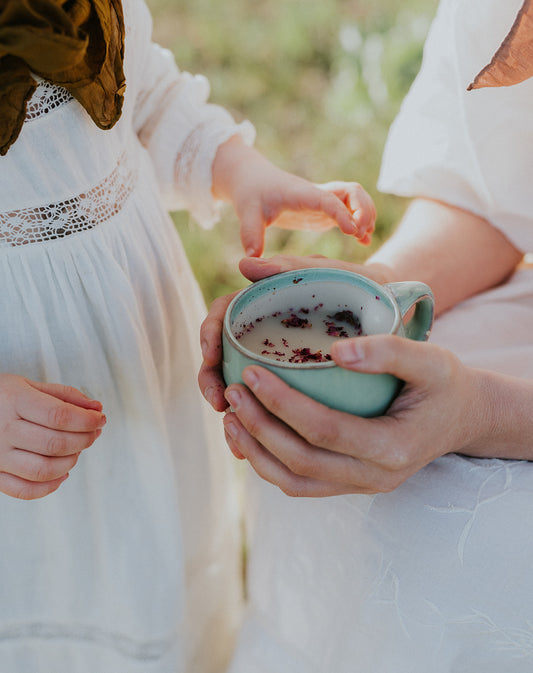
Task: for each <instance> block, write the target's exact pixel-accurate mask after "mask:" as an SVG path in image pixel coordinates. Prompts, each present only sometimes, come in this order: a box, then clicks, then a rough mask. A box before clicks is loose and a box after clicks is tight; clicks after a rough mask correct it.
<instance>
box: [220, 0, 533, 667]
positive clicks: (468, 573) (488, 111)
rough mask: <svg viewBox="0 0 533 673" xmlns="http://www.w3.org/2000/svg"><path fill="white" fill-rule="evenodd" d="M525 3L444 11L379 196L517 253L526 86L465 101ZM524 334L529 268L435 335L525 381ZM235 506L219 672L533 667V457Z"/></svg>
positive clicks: (529, 342)
mask: <svg viewBox="0 0 533 673" xmlns="http://www.w3.org/2000/svg"><path fill="white" fill-rule="evenodd" d="M521 4H522V3H521V2H520V1H519V0H509V2H505V3H502V2H500V1H499V0H442V2H441V5H440V8H439V12H438V15H437V18H436V20H435V22H434V24H433V27H432V30H431V33H430V37H429V40H428V42H427V46H426V50H425V57H424V64H423V67H422V70H421V73H420V75H419V78H418V79H417V81H416V82H415V84H414V86H413V88H412V90H411V92H410V94H409V95H408V97H407V99H406V101H405V103H404V105H403V107H402V111H401V112H400V115H399V116H398V118H397V120H396V121H395V123H394V125H393V128H392V130H391V134H390V137H389V141H388V144H387V147H386V151H385V158H384V164H383V170H382V174H381V179H380V187H381V189H383V190H384V191H389V192H395V193H398V194H402V195H405V196H416V195H421V196H428V197H432V198H437V199H441V200H443V201H448V202H450V203H452V204H455V205H457V206H461V207H463V208H467V209H469V210H471V211H473V212H477V213H479V214H481V215H483V216H484V217H487V218H488V219H489V220H490V221H491V222H492V223H493V224H494V225H495V226H497V227H500V228H501V229H502V231H504V232H505V233H506V234H507V235H508V236H509V237H510V239H511V240H513V241H514V243H515V244H516V245H518V246H519V247H520V248H521V249H523V250H524V251H528V250H532V249H533V220H532V197H531V194H532V192H531V186H530V180H531V175H532V174H533V163H532V162H533V159H532V157H533V153H532V152H531V148H532V147H533V115H532V114H531V110H532V109H533V81H531V80H530V81H527V82H524V83H523V84H521V85H518V86H515V87H512V88H508V89H494V90H487V91H476V92H470V93H467V91H466V87H467V86H468V84H469V82H470V81H471V80H472V79H473V77H474V76H475V74H476V73H477V72H478V71H479V70H480V69H481V68H482V67H483V66H484V65H485V64H486V63H488V62H489V61H490V58H491V56H492V54H493V53H494V51H495V50H496V49H497V47H498V46H499V44H500V42H501V41H502V39H503V37H504V36H505V35H506V33H507V31H508V30H509V28H510V26H511V24H512V22H513V19H514V16H515V15H516V12H517V11H518V8H519V7H520V5H521ZM427 226H428V227H430V226H431V222H428V223H427ZM532 335H533V271H531V270H528V269H525V270H521V271H519V272H517V273H516V274H515V275H514V276H513V277H512V278H511V279H510V280H509V281H508V282H507V283H506V284H505V285H503V286H501V287H498V288H494V289H492V290H490V291H488V292H485V293H483V294H482V295H480V296H478V297H475V298H472V299H469V300H468V301H465V302H463V303H462V304H460V305H459V306H457V307H455V308H454V309H453V310H451V311H449V312H448V313H446V314H444V315H443V316H442V317H441V318H440V319H439V320H437V321H436V324H435V327H434V330H433V333H432V336H431V340H432V341H433V342H435V343H439V344H441V345H443V346H446V347H448V348H451V349H452V350H453V351H454V352H456V353H457V354H458V355H459V357H461V358H462V360H463V361H464V362H465V363H467V364H469V365H472V366H476V367H485V368H488V369H493V370H496V371H500V372H503V373H508V374H510V375H514V376H518V377H524V378H529V379H533V336H532ZM532 441H533V440H532ZM247 498H248V500H247V503H248V504H247V520H248V531H249V538H250V541H249V567H248V611H247V613H246V618H245V623H244V628H243V630H242V633H241V636H240V639H239V643H238V647H237V651H236V655H235V657H234V660H233V662H232V665H231V667H230V671H231V673H272V671H276V672H282V673H326V672H328V673H329V672H330V671H335V673H355V672H357V673H428V672H429V671H431V673H502V672H503V671H505V673H530V672H531V671H532V670H533V607H532V602H531V600H530V598H531V596H533V573H532V572H531V559H532V558H533V537H532V535H531V528H532V526H533V464H532V463H530V462H525V461H505V460H498V459H486V460H481V459H471V458H467V457H464V456H460V455H448V456H445V457H443V458H440V459H439V460H436V461H435V462H433V463H432V464H430V465H428V466H427V467H426V468H425V469H423V470H421V471H420V472H419V473H417V474H416V475H414V476H413V477H412V478H411V479H409V480H408V481H407V482H406V483H404V484H403V485H402V486H401V487H400V488H398V489H397V490H396V491H394V492H392V493H390V494H380V495H375V496H366V495H349V496H341V497H335V498H326V499H315V500H313V499H304V500H295V499H291V498H289V497H286V496H285V495H284V494H282V493H281V492H280V491H279V490H277V489H276V488H275V487H273V486H271V485H269V484H267V483H264V482H262V481H260V480H259V479H258V478H257V477H256V476H255V475H254V474H250V475H249V479H248V487H247Z"/></svg>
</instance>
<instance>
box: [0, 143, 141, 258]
mask: <svg viewBox="0 0 533 673" xmlns="http://www.w3.org/2000/svg"><path fill="white" fill-rule="evenodd" d="M136 179H137V171H136V170H133V169H132V168H130V166H128V162H127V161H126V158H125V155H123V156H122V157H121V158H120V160H119V162H118V164H117V167H116V168H115V169H114V171H113V172H112V173H111V174H110V175H108V176H107V178H105V179H104V180H102V182H100V183H99V184H98V185H96V187H94V188H93V189H91V190H89V191H88V192H85V193H84V194H78V195H77V196H73V197H72V198H70V199H66V200H65V201H58V202H57V203H51V204H49V205H46V206H39V207H37V208H22V209H20V210H12V211H10V212H4V213H1V212H0V247H6V246H19V245H27V244H28V243H42V242H44V241H53V240H55V239H58V238H65V237H66V236H69V235H70V234H74V233H77V232H81V231H87V230H88V229H93V228H94V227H96V226H97V225H98V224H100V223H102V222H105V221H106V220H109V219H110V218H111V217H113V216H114V215H116V214H117V213H119V212H120V210H121V209H122V208H123V206H124V204H125V203H126V201H127V199H128V197H129V196H130V194H131V193H132V191H133V189H134V187H135V183H136Z"/></svg>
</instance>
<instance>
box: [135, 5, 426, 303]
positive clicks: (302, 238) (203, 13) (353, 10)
mask: <svg viewBox="0 0 533 673" xmlns="http://www.w3.org/2000/svg"><path fill="white" fill-rule="evenodd" d="M148 5H149V7H150V9H151V11H152V15H153V18H154V39H155V40H156V41H157V42H159V43H160V44H162V45H163V46H165V47H167V48H169V49H171V50H172V51H173V53H174V54H175V56H176V61H177V63H178V66H179V67H180V69H182V70H188V71H189V72H193V73H202V74H204V75H206V76H207V77H208V79H209V80H210V82H211V89H212V93H211V101H212V102H215V103H219V104H221V105H223V106H224V107H226V108H227V109H228V110H230V112H232V114H233V115H234V117H235V118H236V119H237V120H242V119H245V118H246V119H250V121H252V122H253V124H254V125H255V127H256V129H257V136H258V137H257V141H256V147H257V148H258V149H259V150H260V151H261V152H263V153H264V154H265V155H266V156H267V157H268V158H269V159H271V160H272V161H274V163H276V164H278V165H279V166H281V167H282V168H284V169H286V170H288V171H291V172H294V173H297V174H299V175H302V176H303V177H306V178H308V179H310V180H312V181H314V182H326V181H329V180H356V181H358V182H360V183H361V184H362V185H363V186H364V187H365V189H367V191H368V192H369V193H370V194H371V196H372V198H373V199H374V201H375V203H376V206H377V210H378V220H377V226H376V234H375V236H374V242H373V245H372V246H371V247H370V248H363V247H362V246H359V245H358V244H357V243H356V242H355V241H354V240H353V239H349V238H347V237H345V236H343V235H342V234H340V233H339V232H337V231H336V230H331V231H329V232H326V233H323V234H316V233H314V234H311V233H306V232H287V231H282V230H277V229H275V228H271V229H269V230H268V232H267V238H266V250H265V255H266V256H270V255H272V254H277V253H287V254H312V253H321V254H323V255H326V256H328V257H337V258H340V259H345V260H349V261H358V262H359V261H363V260H364V259H365V258H366V257H367V256H368V255H369V254H370V253H371V252H372V250H374V249H375V248H376V247H377V246H379V245H380V243H381V242H382V241H383V240H385V239H386V238H387V237H388V236H389V235H390V233H391V231H392V230H393V228H394V226H395V224H396V223H397V222H398V220H399V218H400V217H401V215H402V213H403V211H404V208H405V205H406V204H405V203H404V201H403V200H402V199H399V198H396V197H393V196H390V195H383V194H380V193H379V192H378V191H377V189H376V181H377V177H378V172H379V165H380V161H381V154H382V151H383V146H384V143H385V139H386V135H387V130H388V128H389V126H390V123H391V122H392V120H393V119H394V116H395V114H396V112H397V111H398V108H399V106H400V104H401V101H402V99H403V97H404V95H405V94H406V93H407V91H408V89H409V86H410V84H411V82H412V80H413V79H414V77H415V75H416V73H417V71H418V68H419V66H420V62H421V58H422V47H423V42H424V39H425V36H426V34H427V30H428V28H429V25H430V22H431V19H432V18H433V15H434V13H435V10H436V5H437V0H403V1H402V0H319V1H317V2H312V0H226V1H225V2H217V1H216V0H148ZM173 217H174V220H175V223H176V227H177V228H178V231H179V233H180V235H181V237H182V240H183V243H184V245H185V248H186V250H187V253H188V255H189V259H190V261H191V264H192V267H193V269H194V272H195V274H196V276H197V278H198V281H199V283H200V287H201V288H202V291H203V293H204V296H205V299H206V301H207V302H208V303H210V302H211V301H212V299H214V298H215V297H216V296H219V295H221V294H225V293H226V292H230V291H233V290H234V289H237V288H239V287H242V286H243V285H244V284H245V281H244V279H243V278H242V277H241V275H240V273H239V271H238V268H237V263H238V260H239V259H240V258H241V257H242V249H241V245H240V241H239V226H238V222H237V220H236V218H235V216H234V214H233V211H232V209H231V208H230V207H228V208H227V209H226V210H225V211H224V216H223V219H222V221H221V222H220V224H218V225H217V226H216V227H215V229H213V230H212V231H203V230H201V229H200V228H199V227H198V226H197V225H196V224H195V223H194V222H192V221H191V220H190V217H189V215H188V214H187V213H175V214H173Z"/></svg>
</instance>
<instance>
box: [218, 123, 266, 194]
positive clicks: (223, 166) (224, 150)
mask: <svg viewBox="0 0 533 673" xmlns="http://www.w3.org/2000/svg"><path fill="white" fill-rule="evenodd" d="M254 154H257V152H256V151H255V150H254V149H253V148H251V147H249V146H248V145H246V144H245V142H244V140H243V139H242V137H241V136H240V135H234V136H232V137H231V138H230V139H229V140H227V141H226V142H225V143H223V144H222V145H220V147H219V148H218V150H217V153H216V155H215V159H214V161H213V167H212V187H211V191H212V193H213V196H214V198H216V199H221V200H222V201H233V195H234V193H235V190H236V188H237V186H238V185H239V183H240V182H241V179H242V178H241V176H242V174H243V170H244V169H245V168H246V169H248V170H249V168H248V166H249V162H250V159H251V158H252V157H253V156H254Z"/></svg>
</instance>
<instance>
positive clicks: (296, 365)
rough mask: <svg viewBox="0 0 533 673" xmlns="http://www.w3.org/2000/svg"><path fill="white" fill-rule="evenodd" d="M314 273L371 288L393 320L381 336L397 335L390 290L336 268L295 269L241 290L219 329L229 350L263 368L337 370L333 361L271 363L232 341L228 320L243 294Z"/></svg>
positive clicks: (397, 315)
mask: <svg viewBox="0 0 533 673" xmlns="http://www.w3.org/2000/svg"><path fill="white" fill-rule="evenodd" d="M317 272H318V273H319V274H323V273H326V274H328V275H331V274H332V275H333V276H337V277H338V279H339V280H342V279H344V280H345V281H346V279H348V280H350V279H352V280H353V279H354V278H357V280H358V286H360V285H361V284H362V285H363V286H364V285H367V286H370V287H371V288H372V290H373V291H376V292H378V293H379V294H380V295H382V296H384V297H386V299H387V300H388V301H389V304H390V306H391V308H392V310H393V312H394V317H393V321H392V325H391V328H390V330H389V331H388V332H382V334H396V332H397V331H398V329H399V327H400V323H401V315H400V311H399V308H398V304H397V303H396V300H395V299H394V296H393V294H392V292H390V290H389V289H388V288H387V287H386V286H385V285H380V284H379V283H377V282H376V281H374V280H372V279H371V278H367V277H366V276H363V275H362V274H360V273H357V272H355V271H348V269H338V268H335V267H324V266H318V267H306V268H305V269H295V270H294V271H282V272H280V273H277V274H274V275H272V276H267V277H266V278H261V279H260V280H258V281H255V282H253V283H251V284H250V285H248V286H247V287H245V288H243V289H242V290H240V291H239V292H238V293H237V294H236V295H235V297H233V299H232V300H231V302H230V303H229V304H228V307H227V309H226V312H225V314H224V321H223V329H222V331H223V334H224V336H225V337H226V338H227V339H228V341H229V342H230V344H231V345H232V347H234V348H235V349H236V350H237V351H238V352H239V353H240V354H241V355H244V356H245V357H247V358H248V359H249V360H254V361H256V362H257V363H258V364H260V365H266V366H269V367H280V368H282V369H328V368H331V367H338V366H339V365H337V363H336V362H335V361H334V360H327V361H325V362H289V361H287V360H273V359H272V358H268V357H266V356H265V355H261V353H257V352H256V351H252V350H250V349H248V348H245V347H244V346H243V345H242V344H241V343H240V342H239V341H238V339H237V338H236V337H235V335H234V334H233V331H232V329H231V326H232V323H233V321H232V319H231V318H232V315H231V314H232V313H233V310H234V309H235V306H236V304H237V303H238V302H239V301H240V300H241V299H242V298H243V296H246V294H249V293H250V292H252V291H253V290H255V289H256V288H257V287H258V286H259V287H260V286H261V285H268V284H269V282H272V280H273V279H281V280H282V281H285V280H286V279H288V278H289V277H292V278H293V281H292V282H294V280H298V282H301V281H304V280H305V278H306V276H309V275H311V274H312V273H314V274H316V273H317ZM300 277H301V278H300ZM316 280H318V281H320V280H324V281H325V282H330V281H332V282H334V281H335V280H336V279H333V278H330V279H327V278H326V279H316ZM361 281H362V283H361ZM309 282H314V281H309ZM286 286H289V287H290V285H288V283H286V284H284V285H283V287H286Z"/></svg>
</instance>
